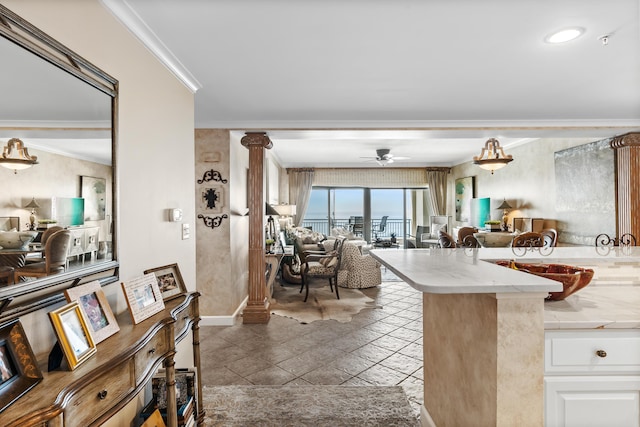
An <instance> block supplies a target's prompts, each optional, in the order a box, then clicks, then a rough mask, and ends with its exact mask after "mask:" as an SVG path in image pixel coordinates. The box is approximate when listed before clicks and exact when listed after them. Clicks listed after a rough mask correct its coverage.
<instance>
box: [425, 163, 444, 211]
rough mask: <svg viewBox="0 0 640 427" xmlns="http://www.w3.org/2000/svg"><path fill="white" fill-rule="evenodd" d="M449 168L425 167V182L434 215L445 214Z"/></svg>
mask: <svg viewBox="0 0 640 427" xmlns="http://www.w3.org/2000/svg"><path fill="white" fill-rule="evenodd" d="M448 173H449V168H437V169H436V168H434V169H427V184H428V185H429V196H430V198H431V206H433V210H434V212H433V214H434V215H446V214H447V174H448Z"/></svg>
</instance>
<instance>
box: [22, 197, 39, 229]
mask: <svg viewBox="0 0 640 427" xmlns="http://www.w3.org/2000/svg"><path fill="white" fill-rule="evenodd" d="M39 207H40V205H39V204H38V202H36V198H35V197H32V198H31V201H30V202H29V204H28V205H27V206H25V208H29V209H31V215H29V224H28V226H29V230H31V231H35V229H36V209H38V208H39Z"/></svg>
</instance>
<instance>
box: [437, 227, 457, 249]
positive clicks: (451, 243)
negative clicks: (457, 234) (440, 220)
mask: <svg viewBox="0 0 640 427" xmlns="http://www.w3.org/2000/svg"><path fill="white" fill-rule="evenodd" d="M438 243H439V244H440V247H441V248H455V247H457V245H456V240H455V239H454V238H453V236H452V235H451V234H449V233H447V232H445V231H442V230H440V231H439V232H438Z"/></svg>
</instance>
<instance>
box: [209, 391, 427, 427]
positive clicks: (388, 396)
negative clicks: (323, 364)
mask: <svg viewBox="0 0 640 427" xmlns="http://www.w3.org/2000/svg"><path fill="white" fill-rule="evenodd" d="M202 396H203V407H204V410H205V412H206V416H205V425H206V426H224V427H227V426H229V427H240V426H242V427H245V426H264V427H271V426H273V427H276V426H277V427H288V426H292V427H293V426H295V427H304V426H314V427H325V426H327V427H328V426H331V427H338V426H345V427H349V426H358V427H362V426H367V427H390V426H397V427H400V426H411V427H416V426H418V425H419V423H418V420H417V418H416V416H415V415H414V413H413V411H412V409H411V405H410V403H409V400H408V399H407V396H406V395H405V393H404V390H403V389H402V387H400V386H391V387H382V386H370V387H369V386H366V387H363V386H316V385H310V386H286V385H283V386H265V385H255V386H246V385H245V386H217V387H203V392H202Z"/></svg>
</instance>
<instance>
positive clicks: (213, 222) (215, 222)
mask: <svg viewBox="0 0 640 427" xmlns="http://www.w3.org/2000/svg"><path fill="white" fill-rule="evenodd" d="M200 218H202V221H203V222H204V225H206V226H207V227H211V228H216V227H219V226H220V225H221V224H222V220H223V219H225V218H229V216H228V215H227V214H222V215H217V216H208V215H202V214H198V219H200Z"/></svg>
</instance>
